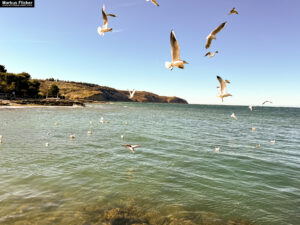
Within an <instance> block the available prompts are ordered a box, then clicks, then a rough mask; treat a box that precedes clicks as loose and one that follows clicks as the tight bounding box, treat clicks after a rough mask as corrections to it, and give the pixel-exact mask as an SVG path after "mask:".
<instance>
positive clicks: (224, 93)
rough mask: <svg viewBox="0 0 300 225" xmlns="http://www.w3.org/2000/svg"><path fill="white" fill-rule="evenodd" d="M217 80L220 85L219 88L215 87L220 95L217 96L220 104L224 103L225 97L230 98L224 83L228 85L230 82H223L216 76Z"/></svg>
mask: <svg viewBox="0 0 300 225" xmlns="http://www.w3.org/2000/svg"><path fill="white" fill-rule="evenodd" d="M217 79H218V81H219V83H220V87H217V88H219V90H220V93H219V95H217V97H218V98H221V99H222V102H224V98H225V97H229V96H232V95H231V94H229V93H227V88H226V83H228V84H230V82H229V81H228V80H225V81H224V80H223V79H222V78H221V77H220V76H217Z"/></svg>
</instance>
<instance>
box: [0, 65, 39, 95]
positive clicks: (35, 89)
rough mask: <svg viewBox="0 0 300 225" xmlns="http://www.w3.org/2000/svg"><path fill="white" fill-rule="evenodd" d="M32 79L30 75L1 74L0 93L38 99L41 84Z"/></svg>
mask: <svg viewBox="0 0 300 225" xmlns="http://www.w3.org/2000/svg"><path fill="white" fill-rule="evenodd" d="M0 69H1V67H0ZM4 70H5V67H4ZM30 78H31V77H30V75H29V74H28V73H20V74H14V73H6V72H0V93H5V94H8V95H12V96H13V95H15V96H16V97H22V98H30V97H38V93H39V88H40V82H38V81H36V80H31V79H30Z"/></svg>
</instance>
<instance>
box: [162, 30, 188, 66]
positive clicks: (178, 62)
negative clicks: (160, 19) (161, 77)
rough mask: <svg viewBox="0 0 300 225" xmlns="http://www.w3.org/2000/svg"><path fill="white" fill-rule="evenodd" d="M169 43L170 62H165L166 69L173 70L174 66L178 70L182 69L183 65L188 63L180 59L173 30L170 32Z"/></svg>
mask: <svg viewBox="0 0 300 225" xmlns="http://www.w3.org/2000/svg"><path fill="white" fill-rule="evenodd" d="M170 42H171V55H172V62H165V66H166V68H167V69H170V70H173V67H174V66H176V67H178V68H180V69H184V64H188V63H187V62H186V61H184V60H181V59H180V48H179V44H178V42H177V39H176V36H175V33H174V31H173V30H171V34H170Z"/></svg>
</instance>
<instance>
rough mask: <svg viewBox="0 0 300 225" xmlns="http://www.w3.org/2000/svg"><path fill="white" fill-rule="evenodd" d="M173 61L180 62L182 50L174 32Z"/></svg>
mask: <svg viewBox="0 0 300 225" xmlns="http://www.w3.org/2000/svg"><path fill="white" fill-rule="evenodd" d="M170 42H171V55H172V61H177V60H180V48H179V44H178V42H177V40H176V36H175V33H174V31H173V30H171V35H170Z"/></svg>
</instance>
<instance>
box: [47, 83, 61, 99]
mask: <svg viewBox="0 0 300 225" xmlns="http://www.w3.org/2000/svg"><path fill="white" fill-rule="evenodd" d="M58 94H59V88H58V87H57V85H56V84H52V85H51V87H50V88H49V90H48V96H49V97H57V96H58Z"/></svg>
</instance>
